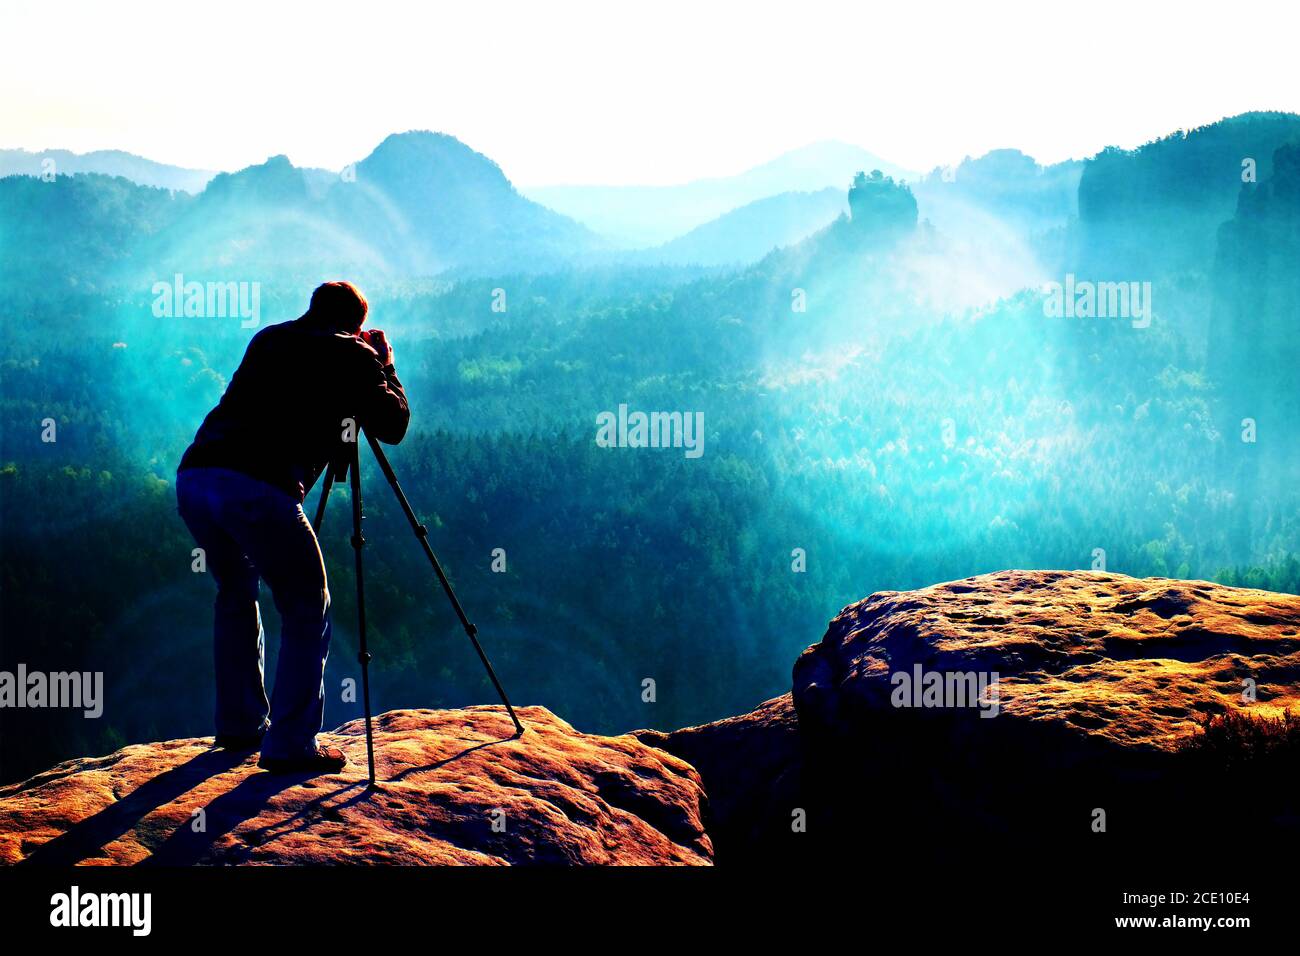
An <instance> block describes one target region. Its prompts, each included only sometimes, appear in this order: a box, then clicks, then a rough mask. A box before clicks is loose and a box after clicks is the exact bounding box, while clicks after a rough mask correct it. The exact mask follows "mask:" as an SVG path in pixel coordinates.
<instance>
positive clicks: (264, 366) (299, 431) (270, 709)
mask: <svg viewBox="0 0 1300 956" xmlns="http://www.w3.org/2000/svg"><path fill="white" fill-rule="evenodd" d="M368 311H369V306H368V304H367V302H366V300H365V297H364V296H362V294H361V293H360V292H359V291H358V290H357V289H356V288H355V287H354V286H353V285H351V284H350V283H347V282H327V283H325V284H324V285H322V286H320V287H319V288H318V289H316V291H315V292H313V293H312V297H311V305H310V307H309V308H308V310H307V312H306V313H305V314H304V315H302V316H301V317H300V318H297V319H294V320H293V321H290V322H283V323H280V324H279V325H273V326H270V327H268V328H266V329H264V330H262V331H261V332H259V333H258V334H257V335H255V336H254V337H253V340H252V341H251V342H250V343H249V345H248V350H247V351H246V352H245V354H244V358H243V361H242V362H241V363H240V365H239V368H238V369H237V370H236V371H235V374H234V377H233V378H232V379H231V381H230V385H229V387H227V389H226V392H225V394H224V395H223V396H222V397H221V401H220V402H219V403H218V404H217V406H216V407H215V408H214V409H213V410H212V411H211V412H210V413H209V414H208V416H207V418H206V419H204V421H203V424H202V426H201V427H200V428H199V431H198V434H197V435H196V436H195V438H194V442H193V443H192V444H191V445H190V447H189V448H188V449H187V450H186V452H185V454H184V456H183V457H182V459H181V463H180V467H179V469H178V471H177V475H176V494H177V502H178V505H179V510H180V515H181V518H182V519H183V520H184V521H185V524H186V525H187V526H188V527H189V529H190V533H191V534H192V535H193V536H194V540H195V541H196V542H197V543H198V545H199V547H200V548H202V549H203V551H204V553H205V558H206V562H207V568H208V570H210V571H211V572H212V576H213V579H214V580H215V581H216V584H217V597H216V615H215V616H216V620H215V628H214V649H215V664H216V696H217V702H216V745H217V746H218V747H224V748H227V749H232V750H256V749H258V748H260V749H261V751H262V755H261V760H260V763H259V765H260V766H261V767H263V768H265V769H267V770H269V771H272V772H300V771H308V772H321V773H328V772H335V771H338V770H341V769H342V768H343V767H344V766H346V764H347V760H346V758H345V757H344V756H343V754H342V752H341V751H339V750H337V749H335V748H330V747H320V746H318V745H317V743H316V734H317V732H318V731H319V730H320V728H321V723H322V720H323V717H324V683H323V681H324V671H325V661H326V658H327V656H328V654H329V643H330V611H329V606H330V600H329V588H328V586H327V583H326V580H325V565H324V562H323V561H322V559H321V552H320V546H319V545H318V544H317V541H316V535H315V532H314V531H313V530H312V527H311V523H310V522H309V521H308V520H307V517H306V515H305V514H304V513H303V509H302V502H303V499H304V497H305V496H306V493H307V491H308V490H309V489H310V488H311V486H312V485H313V484H314V483H315V481H316V479H317V478H318V477H319V476H320V474H321V473H322V471H324V469H325V468H326V467H327V466H328V464H329V463H330V460H331V458H332V457H333V456H334V454H335V453H336V452H337V450H338V448H339V444H340V441H341V440H352V441H356V440H359V437H360V436H359V434H358V430H359V429H360V428H362V427H364V428H365V429H366V431H367V432H368V433H369V434H370V435H372V436H373V437H374V438H376V439H377V440H379V441H382V442H387V443H388V444H397V443H398V442H400V441H401V440H402V438H403V436H404V435H405V434H406V428H407V425H408V423H409V422H410V417H411V413H410V409H409V408H408V406H407V403H406V394H405V392H404V391H403V389H402V385H401V382H399V381H398V379H397V374H396V371H395V369H394V366H393V350H392V346H391V345H389V343H388V340H387V338H386V336H385V335H384V333H383V332H382V331H381V330H379V329H374V330H370V331H367V332H362V331H361V326H362V324H363V323H364V322H365V320H366V314H367V312H368ZM349 423H351V424H350V426H349ZM349 431H350V436H349ZM260 580H265V581H266V583H267V585H268V586H269V587H270V589H271V594H272V597H273V598H274V599H275V606H276V608H277V609H278V610H279V612H280V617H281V620H282V630H281V642H280V655H279V661H278V664H277V666H276V674H275V687H274V694H273V697H272V699H271V701H270V702H269V705H268V701H267V696H266V689H265V687H264V685H263V672H264V658H265V654H264V638H263V632H262V621H261V614H260V612H259V610H258V603H257V601H258V592H259V589H260ZM263 738H265V739H263Z"/></svg>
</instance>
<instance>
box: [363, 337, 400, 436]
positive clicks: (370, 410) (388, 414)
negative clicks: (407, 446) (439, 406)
mask: <svg viewBox="0 0 1300 956" xmlns="http://www.w3.org/2000/svg"><path fill="white" fill-rule="evenodd" d="M358 344H359V346H360V347H359V349H358V352H359V358H358V360H357V361H358V365H360V371H359V376H358V378H359V382H360V395H359V401H358V402H357V409H358V412H357V414H358V416H359V417H360V424H361V427H362V428H364V429H365V430H366V431H367V432H368V433H369V434H370V435H372V436H374V437H375V438H376V439H378V440H379V441H381V442H384V443H385V444H388V445H396V444H397V443H398V442H400V441H401V440H402V439H403V438H404V437H405V436H406V428H407V426H408V425H409V424H410V423H411V409H410V406H409V405H408V404H407V402H406V390H405V389H403V388H402V383H401V382H400V381H398V378H397V370H396V368H394V367H393V363H392V362H388V363H387V364H384V363H383V362H381V360H380V357H379V354H378V353H377V352H376V351H375V350H374V348H372V347H371V346H370V345H368V344H366V343H364V342H359V343H358Z"/></svg>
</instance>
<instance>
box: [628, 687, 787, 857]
mask: <svg viewBox="0 0 1300 956" xmlns="http://www.w3.org/2000/svg"><path fill="white" fill-rule="evenodd" d="M633 735H634V736H635V737H637V738H638V739H639V740H641V741H643V742H644V743H647V744H650V745H651V746H654V747H658V748H660V749H662V750H667V751H668V752H669V753H672V754H675V755H676V756H678V757H681V758H682V759H683V760H685V761H686V762H687V763H689V764H690V765H691V766H693V767H694V768H695V769H696V770H698V771H699V772H700V776H701V778H702V779H703V781H704V788H705V790H706V792H707V793H708V796H709V802H708V814H707V816H706V819H705V827H706V829H707V830H708V831H709V836H710V838H711V839H712V840H713V844H714V848H715V850H716V851H717V854H718V862H719V863H721V864H734V863H737V862H746V861H748V860H750V859H751V858H754V857H755V856H762V857H763V858H765V860H766V861H767V862H770V861H771V857H772V855H773V853H774V852H779V851H782V850H783V849H788V848H789V846H788V843H789V841H788V839H787V838H788V837H790V836H791V835H792V830H791V826H790V825H791V815H792V814H793V813H794V812H795V811H796V810H797V809H798V808H800V807H801V806H802V805H803V800H802V798H801V793H802V770H803V766H802V764H803V748H802V745H801V742H800V739H799V726H798V720H797V718H796V716H795V711H794V702H793V701H792V700H791V697H790V695H789V694H784V695H782V696H781V697H775V698H773V699H772V700H769V701H765V702H764V703H762V704H760V705H759V706H758V707H756V708H755V709H754V710H753V711H751V712H750V713H748V714H742V715H740V716H738V717H728V718H727V719H725V720H719V721H715V722H713V723H710V724H702V725H700V726H698V727H685V728H683V729H681V730H675V731H673V732H672V733H667V734H665V733H661V732H660V731H657V730H638V731H634V732H633Z"/></svg>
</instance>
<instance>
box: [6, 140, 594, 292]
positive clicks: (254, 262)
mask: <svg viewBox="0 0 1300 956" xmlns="http://www.w3.org/2000/svg"><path fill="white" fill-rule="evenodd" d="M60 172H63V170H60ZM0 240H3V246H4V247H5V248H32V247H34V248H36V249H39V255H36V256H35V259H40V260H41V261H44V262H45V263H46V265H47V266H49V267H51V269H52V272H47V273H46V275H51V274H52V275H62V274H63V273H64V270H67V269H74V270H75V273H74V274H73V275H71V276H69V278H75V279H76V280H77V281H79V282H84V283H90V284H92V285H98V284H103V283H109V284H113V283H117V284H121V283H128V284H136V283H139V282H141V281H145V280H148V281H153V279H157V278H159V277H165V276H169V275H171V274H172V273H174V272H181V273H186V274H188V275H191V276H194V277H195V278H201V277H204V276H206V277H207V278H210V279H217V278H228V279H238V280H263V281H265V280H271V279H277V278H278V279H292V280H294V281H298V280H307V281H311V280H315V279H318V278H319V277H320V276H322V275H334V274H348V275H353V276H358V277H380V276H418V275H433V274H437V273H442V272H446V271H449V270H450V271H453V272H455V273H457V274H462V275H465V274H475V273H480V274H481V273H484V272H491V271H503V270H505V271H509V270H514V271H520V272H535V271H544V270H547V269H554V268H558V267H560V266H563V265H564V264H566V263H569V262H572V261H574V260H576V259H578V258H581V257H585V256H587V255H588V254H590V253H592V252H595V251H598V250H601V249H603V248H604V243H603V242H602V240H600V239H599V238H598V237H597V236H595V235H594V234H593V233H591V232H590V231H589V230H587V229H586V228H584V227H583V226H580V225H578V224H577V223H576V222H573V221H572V220H570V219H567V218H565V217H564V216H562V215H560V214H558V213H555V212H552V211H551V210H549V209H546V208H544V207H542V206H540V205H538V204H537V203H534V202H532V201H531V200H528V199H525V198H524V197H523V196H521V195H520V194H519V193H518V192H517V191H516V190H515V189H514V187H513V186H512V185H511V184H510V182H509V180H507V179H506V177H505V176H504V175H503V174H502V172H501V170H500V168H499V167H498V166H497V165H496V164H495V163H494V162H492V161H491V160H490V159H488V158H487V157H485V156H483V155H481V154H479V153H476V152H474V151H473V150H472V149H470V148H469V147H467V146H465V145H464V144H463V143H461V142H460V141H458V140H456V139H455V138H454V137H451V136H444V135H442V134H438V133H428V132H412V133H403V134H400V135H394V136H389V137H388V138H387V139H385V140H384V142H383V143H381V144H380V145H379V146H378V147H377V148H376V149H375V150H374V152H372V153H371V154H370V155H369V156H368V157H366V158H365V159H364V160H362V161H360V162H359V163H357V164H355V165H354V166H351V167H348V169H347V171H346V174H338V173H328V172H326V171H325V170H316V169H302V168H299V167H296V166H294V165H293V164H292V163H291V162H289V160H288V158H287V157H285V156H274V157H272V158H271V159H269V160H267V161H266V162H265V163H262V164H259V165H256V166H250V167H248V168H246V169H242V170H239V171H238V172H234V173H221V174H218V175H216V176H215V177H213V178H212V180H211V181H210V182H209V183H208V185H207V187H206V188H205V189H204V190H203V192H202V193H200V194H199V195H198V196H197V197H189V196H186V195H184V194H183V193H177V194H172V193H168V192H166V191H163V190H158V189H153V188H150V187H145V186H139V185H136V184H134V183H132V182H128V181H127V180H126V179H124V178H112V179H110V178H108V177H106V176H101V175H98V174H91V175H70V176H65V175H58V176H57V177H56V178H55V180H54V181H53V182H43V181H42V180H40V179H33V178H29V177H11V178H8V179H3V180H0ZM35 259H33V260H32V261H26V265H24V266H23V270H26V271H30V269H29V268H28V267H31V268H35V265H34V264H33V263H34V261H35ZM17 268H18V266H14V268H10V269H5V270H0V276H6V275H7V276H10V277H11V278H17V277H18V273H17V272H15V271H14V270H15V269H17Z"/></svg>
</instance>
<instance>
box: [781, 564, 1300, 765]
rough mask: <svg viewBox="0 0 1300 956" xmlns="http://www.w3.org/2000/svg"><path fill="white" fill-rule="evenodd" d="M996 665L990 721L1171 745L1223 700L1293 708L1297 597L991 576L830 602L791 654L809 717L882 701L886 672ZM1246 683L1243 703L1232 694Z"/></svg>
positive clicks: (1120, 742) (1072, 574) (1074, 576)
mask: <svg viewBox="0 0 1300 956" xmlns="http://www.w3.org/2000/svg"><path fill="white" fill-rule="evenodd" d="M917 664H919V665H921V667H922V668H923V670H924V671H942V672H955V671H960V672H971V671H978V672H986V673H987V672H997V673H998V675H999V679H998V690H999V693H998V696H999V698H1000V708H1001V711H1002V715H1001V717H999V718H998V719H1007V720H1011V721H1029V722H1032V723H1041V724H1049V725H1052V726H1053V727H1054V728H1058V729H1063V730H1065V731H1067V732H1068V733H1069V734H1070V735H1072V736H1074V737H1078V738H1096V739H1098V740H1100V741H1103V742H1105V743H1108V744H1113V745H1116V746H1118V747H1122V748H1155V749H1161V750H1169V749H1171V748H1172V747H1173V746H1174V745H1175V743H1176V741H1178V740H1179V739H1180V738H1182V737H1184V736H1186V735H1187V734H1190V733H1192V731H1193V730H1194V729H1195V726H1196V722H1197V719H1198V718H1203V717H1204V716H1206V715H1209V714H1216V713H1222V712H1223V711H1225V710H1228V709H1242V708H1249V709H1250V710H1251V711H1252V712H1253V713H1256V714H1259V715H1268V716H1277V715H1278V714H1280V713H1281V712H1282V711H1283V710H1285V709H1287V708H1292V709H1295V710H1297V711H1300V597H1296V596H1294V595H1285V594H1275V593H1272V592H1268V591H1252V590H1246V589H1243V588H1230V587H1224V586H1222V585H1218V584H1211V583H1209V582H1206V581H1179V580H1172V579H1169V578H1146V579H1137V578H1130V577H1126V576H1124V575H1120V574H1106V573H1101V572H1089V571H1003V572H1000V573H997V574H985V575H980V576H979V577H973V578H967V579H965V580H962V581H953V582H950V583H947V584H937V585H934V586H933V587H928V588H922V589H921V590H918V591H906V592H897V591H881V592H879V593H877V594H873V595H872V596H871V597H869V598H867V599H866V600H864V601H859V602H858V603H857V604H852V605H850V606H849V607H847V608H845V609H844V610H843V611H842V612H840V614H839V615H838V616H837V617H836V618H835V619H834V620H832V621H831V623H830V627H829V629H828V630H827V632H826V635H825V637H823V638H822V641H821V643H819V644H815V645H813V646H812V647H810V648H809V649H808V650H807V651H805V652H804V654H803V655H802V656H801V657H800V658H799V660H798V661H797V662H796V664H795V670H794V702H795V705H796V707H797V708H798V711H799V715H800V719H801V720H805V721H807V722H811V723H812V724H815V725H818V726H820V727H823V728H828V727H830V726H832V725H835V724H836V723H837V722H839V721H841V720H847V721H848V722H849V724H851V723H852V719H853V718H852V713H853V712H854V711H860V710H861V709H862V708H864V707H865V708H867V709H874V710H883V709H889V708H890V695H891V693H892V692H893V690H894V686H893V685H891V682H890V677H891V674H894V673H897V672H912V671H913V668H914V667H915V666H916V665H917ZM1247 679H1250V680H1252V681H1253V682H1254V686H1255V693H1256V696H1257V702H1255V703H1249V702H1247V701H1245V700H1243V696H1242V691H1243V688H1244V687H1245V686H1246V685H1245V683H1244V682H1245V681H1246V680H1247Z"/></svg>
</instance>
